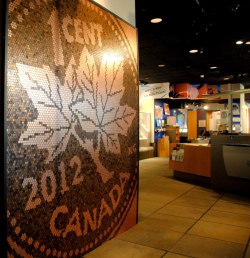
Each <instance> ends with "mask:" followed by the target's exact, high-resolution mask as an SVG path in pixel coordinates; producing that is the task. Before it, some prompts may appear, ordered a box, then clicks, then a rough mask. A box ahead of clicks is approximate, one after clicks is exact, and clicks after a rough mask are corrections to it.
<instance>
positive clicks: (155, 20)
mask: <svg viewBox="0 0 250 258" xmlns="http://www.w3.org/2000/svg"><path fill="white" fill-rule="evenodd" d="M161 21H162V19H161V18H154V19H152V20H151V22H152V23H159V22H161Z"/></svg>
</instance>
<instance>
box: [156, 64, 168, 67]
mask: <svg viewBox="0 0 250 258" xmlns="http://www.w3.org/2000/svg"><path fill="white" fill-rule="evenodd" d="M165 66H166V65H164V64H159V65H158V67H165Z"/></svg>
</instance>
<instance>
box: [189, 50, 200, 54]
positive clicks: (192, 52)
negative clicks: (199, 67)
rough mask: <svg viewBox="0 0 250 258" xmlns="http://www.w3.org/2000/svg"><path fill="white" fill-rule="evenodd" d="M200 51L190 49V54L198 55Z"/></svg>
mask: <svg viewBox="0 0 250 258" xmlns="http://www.w3.org/2000/svg"><path fill="white" fill-rule="evenodd" d="M198 51H199V50H198V49H190V50H189V53H191V54H194V53H197V52H198Z"/></svg>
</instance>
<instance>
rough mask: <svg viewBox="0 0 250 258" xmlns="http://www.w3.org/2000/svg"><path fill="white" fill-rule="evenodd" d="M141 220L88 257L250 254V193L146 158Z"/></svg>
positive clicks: (236, 257)
mask: <svg viewBox="0 0 250 258" xmlns="http://www.w3.org/2000/svg"><path fill="white" fill-rule="evenodd" d="M139 183H140V187H139V222H138V224H137V225H135V226H134V227H132V228H131V229H129V230H128V231H126V232H125V233H123V234H121V235H119V236H117V237H116V238H113V239H112V240H110V241H108V242H106V243H104V244H103V245H102V246H100V247H98V248H97V249H95V250H94V251H92V252H90V253H88V254H87V255H85V257H86V258H117V257H119V258H184V257H198V258H207V257H212V258H213V257H218V258H250V243H249V237H250V199H248V198H244V197H241V196H235V195H232V194H225V193H224V194H223V193H217V192H215V191H213V190H211V189H208V188H205V187H200V186H195V185H192V184H190V183H185V182H181V181H177V180H175V179H173V177H172V171H171V170H169V169H168V158H151V159H146V160H140V181H139Z"/></svg>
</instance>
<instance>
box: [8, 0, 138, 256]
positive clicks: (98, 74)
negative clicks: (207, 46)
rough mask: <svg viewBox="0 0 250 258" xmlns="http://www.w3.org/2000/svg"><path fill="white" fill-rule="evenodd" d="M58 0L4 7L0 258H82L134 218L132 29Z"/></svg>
mask: <svg viewBox="0 0 250 258" xmlns="http://www.w3.org/2000/svg"><path fill="white" fill-rule="evenodd" d="M58 3H59V2H58V1H30V0H22V1H10V3H9V8H8V9H9V13H8V20H9V26H8V49H7V56H8V63H7V70H8V74H7V86H6V92H7V100H6V114H7V118H6V124H7V132H6V133H7V136H6V140H7V141H6V142H7V146H6V147H7V150H6V152H7V160H6V164H7V167H6V170H7V177H8V178H7V179H8V186H7V188H8V190H7V197H8V203H7V220H8V238H7V241H8V256H9V257H19V256H22V257H82V256H83V255H84V254H86V253H88V252H89V251H91V250H92V249H94V248H96V247H97V246H99V245H101V244H102V243H103V242H105V241H107V240H109V239H111V238H113V237H114V236H116V235H118V234H120V233H122V232H124V231H125V230H127V229H128V228H130V227H132V226H133V225H135V224H136V222H137V189H138V159H139V158H138V145H139V143H138V139H139V135H138V131H139V129H138V117H139V112H138V110H139V103H138V99H139V97H138V92H139V90H138V71H137V67H138V61H137V56H138V53H137V31H136V29H135V28H134V27H133V26H131V25H129V24H128V23H126V22H124V21H123V20H121V19H119V18H118V17H116V16H114V15H113V14H111V13H109V12H107V10H106V9H102V8H101V7H100V6H98V5H96V4H94V3H93V2H91V1H87V0H81V1H77V0H75V1H72V0H64V1H60V4H59V5H58Z"/></svg>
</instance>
